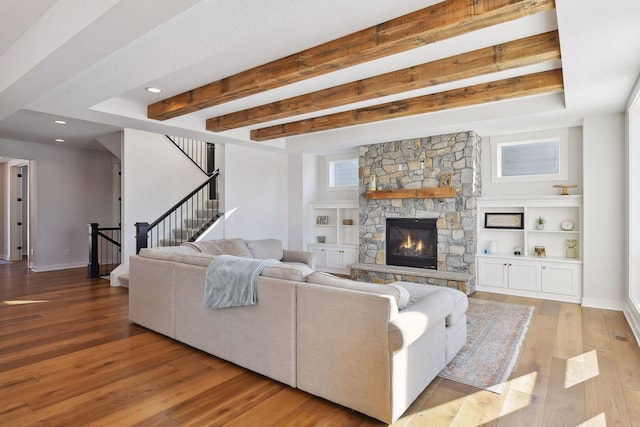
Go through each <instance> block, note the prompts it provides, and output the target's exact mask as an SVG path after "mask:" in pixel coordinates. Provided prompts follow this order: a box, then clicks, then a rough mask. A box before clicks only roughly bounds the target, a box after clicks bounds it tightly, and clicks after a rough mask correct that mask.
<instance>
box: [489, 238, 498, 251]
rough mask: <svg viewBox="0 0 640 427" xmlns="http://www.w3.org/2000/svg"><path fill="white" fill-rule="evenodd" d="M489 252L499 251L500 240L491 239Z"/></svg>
mask: <svg viewBox="0 0 640 427" xmlns="http://www.w3.org/2000/svg"><path fill="white" fill-rule="evenodd" d="M489 253H490V254H497V253H498V242H497V241H495V240H489Z"/></svg>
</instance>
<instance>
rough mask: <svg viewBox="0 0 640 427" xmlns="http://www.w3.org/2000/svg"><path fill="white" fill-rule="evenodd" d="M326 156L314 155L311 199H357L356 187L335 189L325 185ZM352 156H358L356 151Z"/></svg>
mask: <svg viewBox="0 0 640 427" xmlns="http://www.w3.org/2000/svg"><path fill="white" fill-rule="evenodd" d="M327 157H328V156H316V166H315V170H316V175H315V179H314V181H315V194H314V195H313V196H312V197H313V201H318V202H319V201H330V202H333V201H337V200H348V201H358V188H357V187H356V188H350V189H346V190H337V189H332V188H328V185H327ZM354 157H355V158H358V152H357V151H356V152H355V153H354Z"/></svg>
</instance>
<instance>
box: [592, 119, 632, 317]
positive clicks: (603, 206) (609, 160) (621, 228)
mask: <svg viewBox="0 0 640 427" xmlns="http://www.w3.org/2000/svg"><path fill="white" fill-rule="evenodd" d="M624 148H625V118H624V114H622V113H621V114H609V115H602V116H594V117H587V118H585V119H584V124H583V168H584V179H583V184H584V199H583V202H584V222H583V226H584V229H583V236H584V237H583V238H584V242H583V247H584V254H583V260H584V266H583V300H582V304H583V305H584V306H590V307H600V308H607V309H614V310H622V309H623V307H624V302H625V301H626V297H625V295H624V290H625V280H626V274H625V271H624V270H625V266H626V248H625V242H626V237H625V236H626V233H627V231H626V229H625V228H626V227H625V218H626V213H625V207H626V202H625V200H626V197H625V192H626V185H625V178H626V176H625V168H624V167H623V165H624V163H625V157H624V152H625V150H624Z"/></svg>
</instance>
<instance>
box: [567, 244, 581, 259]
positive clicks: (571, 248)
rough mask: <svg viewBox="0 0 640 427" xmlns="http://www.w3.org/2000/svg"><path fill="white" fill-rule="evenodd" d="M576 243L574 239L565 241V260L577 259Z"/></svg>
mask: <svg viewBox="0 0 640 427" xmlns="http://www.w3.org/2000/svg"><path fill="white" fill-rule="evenodd" d="M577 246H578V241H577V240H576V239H567V251H566V256H567V258H571V259H576V258H578V248H577Z"/></svg>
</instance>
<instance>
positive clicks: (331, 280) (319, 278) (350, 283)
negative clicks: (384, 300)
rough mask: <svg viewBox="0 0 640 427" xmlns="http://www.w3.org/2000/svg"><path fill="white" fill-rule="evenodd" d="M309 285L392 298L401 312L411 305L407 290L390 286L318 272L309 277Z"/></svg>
mask: <svg viewBox="0 0 640 427" xmlns="http://www.w3.org/2000/svg"><path fill="white" fill-rule="evenodd" d="M307 282H308V283H314V284H316V285H324V286H333V287H336V288H344V289H350V290H353V291H361V292H369V293H376V294H382V295H389V296H392V297H393V298H394V299H395V300H396V303H397V305H398V309H399V310H401V309H403V308H405V307H406V306H407V304H408V303H409V292H408V291H407V290H406V289H403V288H401V287H399V286H398V287H396V286H390V285H378V284H375V283H365V282H356V281H354V280H349V279H341V278H339V277H336V276H334V275H333V274H329V273H323V272H320V271H316V272H314V273H311V274H309V275H308V276H307Z"/></svg>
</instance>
